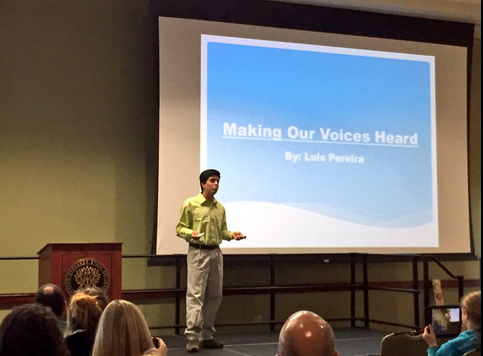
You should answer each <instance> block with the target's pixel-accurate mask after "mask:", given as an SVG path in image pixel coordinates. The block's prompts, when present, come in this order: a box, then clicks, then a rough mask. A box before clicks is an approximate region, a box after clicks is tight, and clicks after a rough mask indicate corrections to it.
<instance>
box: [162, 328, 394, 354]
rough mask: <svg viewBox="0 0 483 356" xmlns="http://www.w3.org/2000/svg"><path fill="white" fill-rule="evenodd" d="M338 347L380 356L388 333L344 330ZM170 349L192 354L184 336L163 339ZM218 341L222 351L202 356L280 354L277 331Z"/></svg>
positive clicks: (219, 337)
mask: <svg viewBox="0 0 483 356" xmlns="http://www.w3.org/2000/svg"><path fill="white" fill-rule="evenodd" d="M334 332H335V335H336V347H337V350H338V351H339V352H340V354H341V356H375V355H379V350H380V344H381V340H382V338H383V337H384V336H385V333H382V332H380V331H375V330H368V329H363V328H343V329H336V330H334ZM162 338H163V340H164V341H165V343H166V345H167V346H168V348H169V356H180V355H188V354H189V353H187V352H186V350H185V346H186V339H185V338H184V337H183V336H178V335H170V336H163V337H162ZM216 338H217V340H219V341H221V342H223V343H224V344H225V347H224V348H223V349H221V350H203V349H200V352H199V353H198V354H199V355H207V356H208V355H210V356H236V355H239V356H275V355H276V354H277V341H278V333H277V332H267V333H259V334H253V335H247V334H244V335H236V334H221V333H220V334H217V336H216Z"/></svg>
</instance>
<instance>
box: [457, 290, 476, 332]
mask: <svg viewBox="0 0 483 356" xmlns="http://www.w3.org/2000/svg"><path fill="white" fill-rule="evenodd" d="M461 309H463V310H465V311H466V314H467V316H468V325H467V327H468V329H471V330H475V331H479V332H481V291H479V292H473V293H470V294H468V295H466V296H465V297H464V298H463V299H462V300H461Z"/></svg>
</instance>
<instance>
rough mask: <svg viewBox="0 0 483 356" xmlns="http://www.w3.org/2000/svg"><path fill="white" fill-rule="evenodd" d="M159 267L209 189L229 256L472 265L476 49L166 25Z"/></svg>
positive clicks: (173, 21)
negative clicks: (208, 172)
mask: <svg viewBox="0 0 483 356" xmlns="http://www.w3.org/2000/svg"><path fill="white" fill-rule="evenodd" d="M159 49H160V50H159V58H160V59H159V73H160V99H159V173H158V176H159V186H158V187H159V188H158V192H159V193H158V221H157V253H158V254H160V255H171V254H185V253H186V252H187V246H186V242H185V241H184V240H183V239H180V238H178V237H176V235H175V227H176V224H177V221H178V219H179V214H180V208H181V206H182V204H183V201H184V200H185V199H186V198H188V197H190V196H194V195H196V194H198V192H199V181H198V176H199V173H200V172H201V171H202V170H204V169H207V168H214V169H217V170H219V171H220V172H221V184H220V190H219V192H218V194H217V196H216V198H217V199H218V200H219V201H221V202H222V203H223V204H224V206H225V208H226V213H227V222H228V228H229V229H230V230H232V231H236V230H239V231H242V232H243V233H244V234H246V235H247V239H245V240H243V241H240V242H237V241H230V242H224V243H223V244H222V248H223V251H224V253H227V254H267V253H280V254H306V253H349V252H371V253H467V252H470V251H471V244H470V231H469V211H468V205H469V203H468V176H467V174H468V173H467V172H468V167H467V132H466V130H467V121H466V112H467V49H466V48H465V47H458V46H450V45H441V44H430V43H420V42H410V41H402V40H390V39H381V38H369V37H359V36H350V35H338V34H329V33H320V32H309V31H301V30H290V29H280V28H266V27H257V26H249V25H240V24H229V23H221V22H209V21H202V20H188V19H179V18H167V17H160V18H159Z"/></svg>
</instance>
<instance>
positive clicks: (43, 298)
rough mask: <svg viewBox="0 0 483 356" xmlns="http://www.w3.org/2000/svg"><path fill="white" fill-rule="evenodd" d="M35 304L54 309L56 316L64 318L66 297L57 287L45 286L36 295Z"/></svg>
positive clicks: (52, 285)
mask: <svg viewBox="0 0 483 356" xmlns="http://www.w3.org/2000/svg"><path fill="white" fill-rule="evenodd" d="M35 303H37V304H42V305H44V306H46V307H49V308H50V309H52V311H53V312H54V314H55V315H57V316H62V314H64V311H65V295H64V292H62V289H60V288H59V287H58V286H57V285H55V284H52V283H49V284H44V285H43V286H42V287H40V288H39V290H38V291H37V293H36V294H35Z"/></svg>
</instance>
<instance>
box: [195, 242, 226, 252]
mask: <svg viewBox="0 0 483 356" xmlns="http://www.w3.org/2000/svg"><path fill="white" fill-rule="evenodd" d="M189 245H190V246H191V247H194V248H199V249H200V250H210V251H212V250H216V249H217V248H219V247H220V246H218V245H200V244H195V243H192V242H190V244H189Z"/></svg>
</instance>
